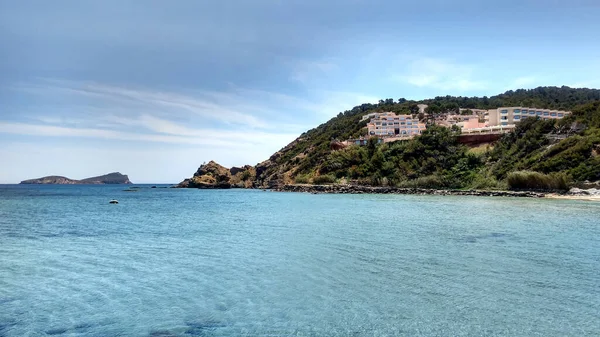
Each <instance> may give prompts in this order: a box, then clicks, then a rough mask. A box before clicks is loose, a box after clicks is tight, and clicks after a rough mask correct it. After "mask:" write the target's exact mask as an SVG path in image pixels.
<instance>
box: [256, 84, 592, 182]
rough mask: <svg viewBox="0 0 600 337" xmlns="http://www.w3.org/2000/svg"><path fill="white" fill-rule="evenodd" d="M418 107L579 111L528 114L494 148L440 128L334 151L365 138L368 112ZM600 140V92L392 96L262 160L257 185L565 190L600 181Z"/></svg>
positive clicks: (439, 110)
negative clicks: (473, 146) (554, 116)
mask: <svg viewBox="0 0 600 337" xmlns="http://www.w3.org/2000/svg"><path fill="white" fill-rule="evenodd" d="M418 104H428V105H429V107H428V112H430V113H444V112H457V111H458V109H459V107H460V108H468V109H489V108H496V107H500V106H531V107H536V108H554V109H564V110H571V111H573V115H572V116H570V117H568V118H565V119H563V120H560V121H558V122H557V121H542V120H539V119H535V118H528V119H526V120H523V121H522V122H521V123H520V124H519V125H518V126H517V128H516V129H515V131H514V132H512V133H510V134H506V135H505V136H503V138H502V139H501V140H499V141H498V142H497V143H496V144H495V145H494V146H493V147H490V148H483V149H478V150H477V151H470V149H469V148H468V147H466V146H464V145H461V144H460V143H459V142H458V141H457V138H458V136H459V135H460V130H458V129H449V128H445V127H439V126H435V125H430V126H429V127H428V129H427V130H426V131H425V132H424V133H423V134H422V135H421V136H420V137H417V138H415V139H413V140H410V141H396V142H391V143H384V144H378V142H377V139H374V138H372V139H370V140H369V141H368V144H367V146H362V147H361V146H349V147H347V148H345V149H342V150H339V151H332V150H331V148H330V144H331V141H332V140H334V139H338V140H345V139H349V138H358V137H360V136H364V135H366V124H367V122H366V121H363V122H361V117H362V116H364V115H366V114H369V113H373V112H384V111H393V112H396V113H398V114H412V115H413V116H418V115H419V107H418V106H417V105H418ZM421 117H422V116H421ZM599 144H600V90H596V89H573V88H569V87H560V88H559V87H540V88H536V89H531V90H523V89H520V90H516V91H508V92H506V93H504V94H500V95H497V96H492V97H482V98H478V97H454V96H445V97H436V98H434V99H430V100H423V101H410V100H406V99H403V98H401V99H399V100H398V101H394V100H393V99H385V100H381V101H379V103H378V104H362V105H359V106H356V107H354V108H353V109H352V110H348V111H345V112H343V113H340V114H338V115H337V116H336V117H334V118H332V119H331V120H329V121H328V122H326V123H324V124H322V125H319V126H318V127H316V128H314V129H312V130H309V131H307V132H305V133H304V134H302V135H301V136H300V137H299V138H298V139H296V140H295V141H294V142H292V143H291V144H289V145H288V146H286V147H285V148H283V149H282V150H280V151H279V152H277V153H276V154H274V155H273V156H272V157H271V158H270V159H269V160H267V161H266V162H263V163H261V164H259V165H258V166H257V168H256V172H257V174H256V177H257V178H256V179H257V184H258V185H268V184H271V183H273V182H281V181H284V179H283V178H282V177H289V178H290V179H292V181H294V182H296V183H314V184H318V183H331V182H333V181H348V182H350V183H356V184H368V185H395V186H407V187H428V188H479V189H505V188H519V189H520V188H536V189H537V188H543V189H547V188H551V189H556V188H559V189H562V188H565V186H567V185H568V183H569V182H570V181H573V182H575V183H577V182H580V181H584V180H599V179H600V156H598V153H599V152H600V148H599V146H600V145H599ZM521 171H526V172H525V173H524V172H521ZM530 171H531V172H537V173H539V174H540V175H537V174H533V173H531V172H530ZM320 177H325V178H320Z"/></svg>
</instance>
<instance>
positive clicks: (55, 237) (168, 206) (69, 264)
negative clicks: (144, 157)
mask: <svg viewBox="0 0 600 337" xmlns="http://www.w3.org/2000/svg"><path fill="white" fill-rule="evenodd" d="M122 189H123V187H122V186H0V258H1V259H0V336H1V337H8V336H47V335H52V336H144V337H145V336H186V337H191V336H598V335H600V221H599V219H600V204H599V203H593V202H582V201H563V200H537V199H517V198H513V199H511V198H477V197H435V196H402V195H313V194H294V193H276V192H263V191H246V190H223V191H206V190H193V189H189V190H186V189H150V188H144V189H141V190H140V191H139V192H137V193H126V192H123V191H122ZM112 198H116V199H118V200H119V201H120V203H119V204H118V205H110V204H109V203H108V201H109V200H110V199H112Z"/></svg>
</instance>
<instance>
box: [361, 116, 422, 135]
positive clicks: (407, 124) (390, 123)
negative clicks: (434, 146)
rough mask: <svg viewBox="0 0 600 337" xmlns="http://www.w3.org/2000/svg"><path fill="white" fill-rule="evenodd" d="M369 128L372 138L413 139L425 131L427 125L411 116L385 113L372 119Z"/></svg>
mask: <svg viewBox="0 0 600 337" xmlns="http://www.w3.org/2000/svg"><path fill="white" fill-rule="evenodd" d="M367 128H368V135H369V136H371V137H372V136H377V137H382V138H384V137H412V136H416V135H420V134H421V133H422V132H423V131H425V124H424V123H421V122H419V120H418V119H416V118H412V117H411V116H410V115H396V114H395V113H393V112H384V113H379V114H377V115H376V116H374V117H373V118H371V121H370V122H369V123H368V124H367Z"/></svg>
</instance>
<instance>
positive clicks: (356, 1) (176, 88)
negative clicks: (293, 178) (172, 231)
mask: <svg viewBox="0 0 600 337" xmlns="http://www.w3.org/2000/svg"><path fill="white" fill-rule="evenodd" d="M599 17H600V1H597V0H586V1H583V0H571V1H562V0H519V1H513V0H503V1H482V0H454V1H441V0H420V1H418V2H417V1H403V0H391V1H383V0H344V1H342V0H253V1H249V0H223V1H208V0H175V1H158V0H146V1H141V0H135V1H131V0H103V1H91V0H80V1H78V0H70V1H66V0H53V1H46V0H38V1H33V0H19V1H13V0H0V46H1V47H0V163H1V164H0V183H18V182H19V181H21V180H25V179H30V178H38V177H42V176H46V175H63V176H67V177H69V178H73V179H83V178H86V177H90V176H96V175H101V174H106V173H109V172H115V171H118V172H121V173H124V174H128V175H129V178H130V180H131V181H133V182H134V183H177V182H179V181H181V180H183V179H184V178H187V177H190V176H191V175H192V174H193V172H195V171H196V169H197V168H198V166H199V165H200V164H202V163H203V162H208V161H210V160H215V161H217V162H219V163H221V164H223V165H225V166H227V167H230V166H241V165H245V164H250V165H255V164H257V163H259V162H261V161H263V160H266V159H267V158H268V157H269V156H270V155H271V154H273V153H274V152H276V151H277V150H279V149H281V148H282V147H284V146H285V145H287V144H288V143H289V142H291V141H292V140H294V139H295V138H296V137H297V136H298V135H300V134H301V133H302V132H304V131H306V130H308V129H310V128H313V127H315V126H318V125H319V124H321V123H323V122H326V121H327V120H329V119H330V118H331V117H334V116H335V115H337V114H338V113H339V112H341V111H344V110H347V109H351V108H352V107H353V106H355V105H358V104H361V103H376V102H377V101H378V100H379V99H385V98H394V99H398V98H401V97H404V98H407V99H424V98H432V97H435V96H439V95H462V96H483V95H487V96H491V95H495V94H499V93H501V92H504V91H506V90H510V89H518V88H534V87H537V86H546V85H555V86H561V85H568V86H571V87H592V88H598V87H600V43H599V41H600V40H599V33H600V20H598V18H599Z"/></svg>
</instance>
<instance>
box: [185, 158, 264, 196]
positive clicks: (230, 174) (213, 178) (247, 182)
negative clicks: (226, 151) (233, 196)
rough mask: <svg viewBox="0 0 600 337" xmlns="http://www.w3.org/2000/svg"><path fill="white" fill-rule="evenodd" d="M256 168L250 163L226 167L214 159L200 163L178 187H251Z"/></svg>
mask: <svg viewBox="0 0 600 337" xmlns="http://www.w3.org/2000/svg"><path fill="white" fill-rule="evenodd" d="M255 178H256V169H255V168H254V167H252V166H250V165H246V166H243V167H232V168H226V167H224V166H222V165H220V164H218V163H216V162H214V161H212V160H211V161H210V162H208V163H204V164H202V165H200V167H199V168H198V170H197V171H196V172H195V173H194V175H193V176H192V177H191V178H188V179H185V180H183V181H182V182H180V183H179V184H177V186H175V187H178V188H202V189H227V188H253V187H255V185H254V180H255Z"/></svg>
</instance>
